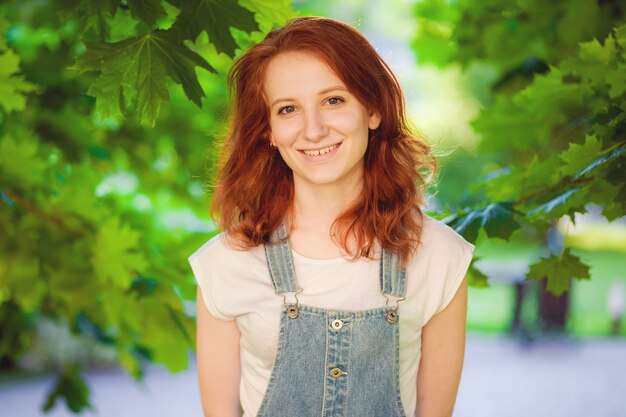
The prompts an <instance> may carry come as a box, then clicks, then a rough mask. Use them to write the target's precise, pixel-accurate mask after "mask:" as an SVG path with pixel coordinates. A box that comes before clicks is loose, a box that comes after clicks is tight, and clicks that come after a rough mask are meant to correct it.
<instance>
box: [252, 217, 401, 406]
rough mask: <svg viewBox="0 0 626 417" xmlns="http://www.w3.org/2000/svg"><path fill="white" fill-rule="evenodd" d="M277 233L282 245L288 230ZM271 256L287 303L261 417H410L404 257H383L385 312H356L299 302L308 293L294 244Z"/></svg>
mask: <svg viewBox="0 0 626 417" xmlns="http://www.w3.org/2000/svg"><path fill="white" fill-rule="evenodd" d="M276 235H278V237H279V239H278V240H275V241H280V240H282V239H280V237H281V235H282V236H286V231H285V228H284V227H282V228H280V229H279V230H278V231H277V233H276ZM265 255H266V259H267V264H268V267H269V272H270V276H271V279H272V283H273V285H274V289H275V290H276V293H277V294H279V295H282V296H283V298H284V306H283V309H282V313H281V318H280V331H279V341H278V350H277V353H276V359H275V361H274V367H273V369H272V374H271V377H270V380H269V385H268V387H267V391H266V392H265V397H264V398H263V402H262V403H261V407H260V409H259V413H258V414H257V416H258V417H405V414H404V409H403V407H402V402H401V400H400V386H399V365H398V355H399V352H398V346H399V343H398V339H399V330H398V326H399V323H398V320H399V317H398V311H397V308H398V305H397V303H398V302H399V301H401V300H403V299H404V296H405V292H406V270H405V269H404V268H402V267H401V265H400V263H399V259H398V258H397V256H396V255H395V254H392V253H387V252H384V251H383V254H382V256H381V266H380V286H381V293H382V294H383V295H384V296H385V298H386V299H387V303H386V304H385V307H381V308H376V309H370V310H365V311H358V312H353V311H340V310H325V309H321V308H317V307H311V306H306V305H300V304H298V299H297V294H298V293H299V292H300V291H301V289H299V288H298V285H297V283H296V277H295V269H294V266H293V259H292V256H291V247H290V246H289V243H288V242H287V241H285V242H284V243H279V244H273V245H272V244H267V245H265ZM288 297H290V298H293V302H288V301H287V298H288ZM390 304H392V305H390Z"/></svg>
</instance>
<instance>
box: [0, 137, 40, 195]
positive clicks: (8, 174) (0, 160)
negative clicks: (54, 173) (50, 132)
mask: <svg viewBox="0 0 626 417" xmlns="http://www.w3.org/2000/svg"><path fill="white" fill-rule="evenodd" d="M39 153H40V152H39V145H38V143H37V142H36V141H34V140H31V139H29V138H22V139H21V140H16V139H14V138H13V137H11V136H5V137H4V138H2V139H1V140H0V173H2V176H3V179H2V183H3V184H5V181H7V180H8V181H10V183H11V185H12V186H15V187H19V188H30V187H35V186H41V185H44V184H45V178H44V177H43V173H44V171H45V169H46V165H47V164H46V161H45V159H44V158H42V157H40V156H39Z"/></svg>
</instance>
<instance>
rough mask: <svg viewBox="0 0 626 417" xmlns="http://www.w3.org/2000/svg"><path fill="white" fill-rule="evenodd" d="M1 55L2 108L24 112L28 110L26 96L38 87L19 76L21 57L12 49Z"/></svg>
mask: <svg viewBox="0 0 626 417" xmlns="http://www.w3.org/2000/svg"><path fill="white" fill-rule="evenodd" d="M1 36H3V35H1ZM0 53H1V54H0V107H2V108H4V110H5V111H6V112H12V111H22V110H24V109H25V108H26V94H27V93H30V92H32V91H35V90H36V89H37V86H36V85H34V84H32V83H29V82H28V81H26V80H25V79H24V76H23V75H20V74H19V72H20V57H19V56H17V55H16V54H15V53H13V51H11V50H10V49H7V50H5V51H0Z"/></svg>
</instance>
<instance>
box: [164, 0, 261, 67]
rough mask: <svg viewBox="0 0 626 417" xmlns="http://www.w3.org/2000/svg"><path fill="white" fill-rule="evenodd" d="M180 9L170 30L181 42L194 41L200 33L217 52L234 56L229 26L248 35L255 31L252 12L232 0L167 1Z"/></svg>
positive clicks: (234, 45)
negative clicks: (176, 33)
mask: <svg viewBox="0 0 626 417" xmlns="http://www.w3.org/2000/svg"><path fill="white" fill-rule="evenodd" d="M170 3H172V4H174V5H175V6H176V7H178V8H179V9H180V15H178V17H177V18H176V22H175V23H174V25H173V27H172V28H173V29H176V30H178V31H179V32H180V34H181V36H182V37H183V38H184V39H191V40H192V41H194V40H195V39H196V38H197V37H198V35H199V34H200V32H202V31H205V32H206V33H207V35H208V36H209V40H210V41H211V43H213V44H214V45H215V49H216V50H217V52H224V53H226V54H227V55H229V56H231V57H232V56H234V55H235V49H236V48H237V42H235V39H234V38H233V36H232V35H231V33H230V27H231V26H232V27H235V28H237V29H240V30H243V31H244V32H247V33H251V32H254V31H257V30H259V25H258V24H257V22H256V21H255V20H254V13H252V12H251V11H249V10H247V9H244V8H243V7H241V6H240V5H239V4H237V1H236V0H170Z"/></svg>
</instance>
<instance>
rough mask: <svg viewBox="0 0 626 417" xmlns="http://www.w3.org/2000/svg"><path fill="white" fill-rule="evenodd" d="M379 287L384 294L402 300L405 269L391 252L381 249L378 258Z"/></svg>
mask: <svg viewBox="0 0 626 417" xmlns="http://www.w3.org/2000/svg"><path fill="white" fill-rule="evenodd" d="M380 287H381V290H382V292H383V293H384V294H386V295H391V296H393V297H400V298H404V296H405V294H406V268H404V267H403V266H402V264H401V262H400V258H399V257H398V255H397V254H395V253H393V252H387V251H386V250H384V249H383V252H382V256H381V258H380Z"/></svg>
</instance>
